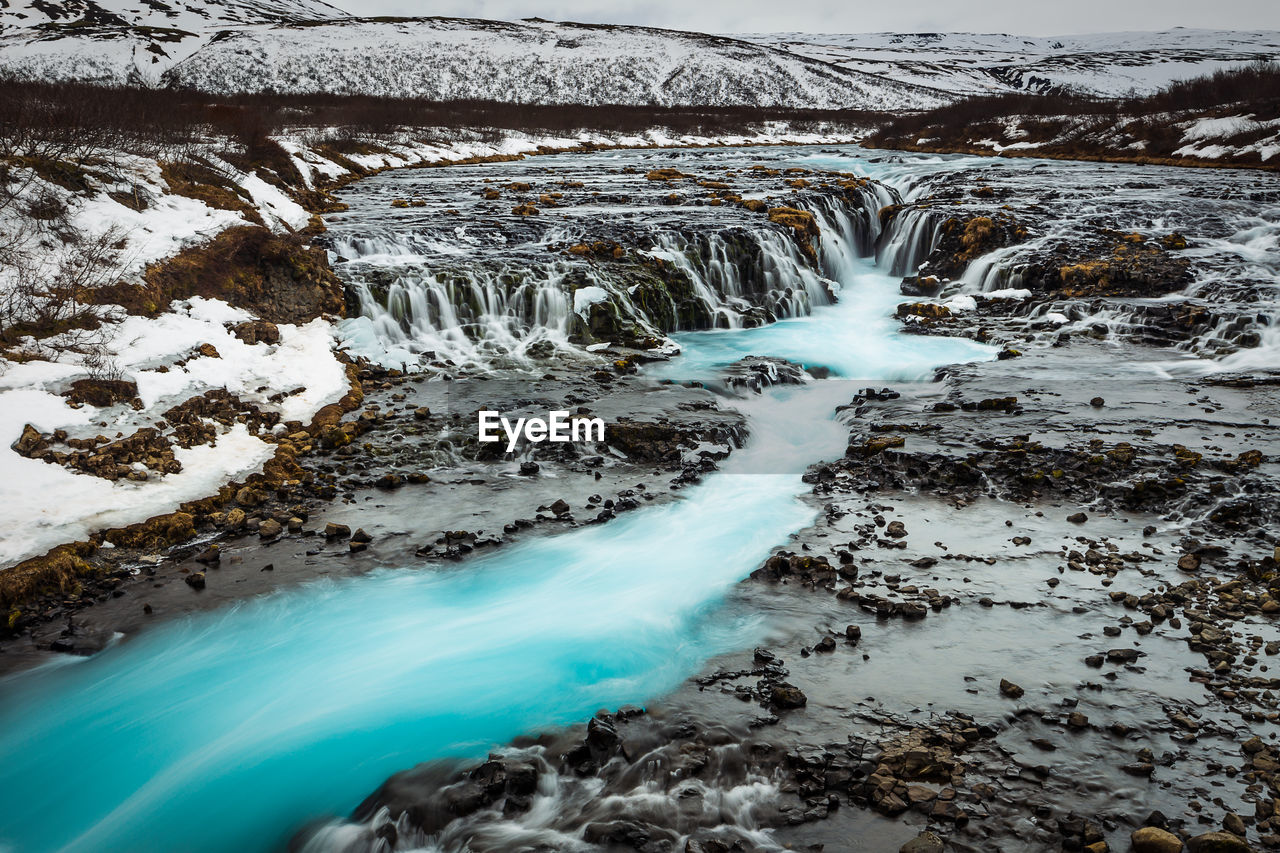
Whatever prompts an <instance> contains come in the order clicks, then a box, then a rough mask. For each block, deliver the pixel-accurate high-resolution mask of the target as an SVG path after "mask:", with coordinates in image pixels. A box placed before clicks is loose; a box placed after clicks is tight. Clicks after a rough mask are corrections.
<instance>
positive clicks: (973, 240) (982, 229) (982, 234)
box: [960, 216, 996, 258]
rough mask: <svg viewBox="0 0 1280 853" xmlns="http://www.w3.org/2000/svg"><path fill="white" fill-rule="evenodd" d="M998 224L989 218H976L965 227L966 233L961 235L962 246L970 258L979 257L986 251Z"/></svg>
mask: <svg viewBox="0 0 1280 853" xmlns="http://www.w3.org/2000/svg"><path fill="white" fill-rule="evenodd" d="M995 233H996V224H995V222H993V221H992V219H991V217H989V216H975V217H974V218H973V219H970V220H969V221H968V222H966V223H965V225H964V233H963V234H961V235H960V245H962V246H964V250H965V253H966V254H967V255H968V256H969V257H970V258H974V257H977V256H978V255H979V254H982V253H983V252H985V251H986V246H987V244H988V243H990V242H991V238H992V237H994V236H995Z"/></svg>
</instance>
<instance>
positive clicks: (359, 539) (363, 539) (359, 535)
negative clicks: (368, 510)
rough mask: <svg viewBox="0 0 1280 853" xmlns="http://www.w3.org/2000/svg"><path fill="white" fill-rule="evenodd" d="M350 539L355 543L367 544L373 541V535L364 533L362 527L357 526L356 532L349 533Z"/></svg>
mask: <svg viewBox="0 0 1280 853" xmlns="http://www.w3.org/2000/svg"><path fill="white" fill-rule="evenodd" d="M351 541H352V543H354V544H356V545H368V544H369V543H370V542H372V541H373V537H372V536H370V535H369V534H368V533H365V532H364V528H363V527H358V528H356V532H355V533H353V534H351Z"/></svg>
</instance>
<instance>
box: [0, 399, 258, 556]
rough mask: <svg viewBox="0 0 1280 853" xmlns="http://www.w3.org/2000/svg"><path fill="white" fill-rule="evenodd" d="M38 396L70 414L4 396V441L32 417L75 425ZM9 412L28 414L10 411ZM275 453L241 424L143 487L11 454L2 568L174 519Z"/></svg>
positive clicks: (3, 495) (0, 482)
mask: <svg viewBox="0 0 1280 853" xmlns="http://www.w3.org/2000/svg"><path fill="white" fill-rule="evenodd" d="M15 394H16V395H21V396H20V397H19V398H18V399H12V400H11V399H10V395H15ZM40 395H42V396H43V398H52V400H56V401H57V403H58V404H62V408H64V409H66V406H65V404H63V403H62V401H61V399H59V398H56V397H53V396H52V395H50V394H45V393H43V392H39V391H33V390H29V389H28V390H23V391H10V392H6V393H5V394H4V395H2V396H0V400H3V403H4V406H3V407H0V434H3V435H8V434H9V433H10V431H11V427H12V425H13V424H14V423H16V422H18V421H22V422H23V423H25V422H26V421H27V420H32V417H31V415H32V414H34V415H35V416H36V417H35V420H40V421H42V423H41V424H40V426H41V427H42V428H52V427H55V426H67V425H68V423H69V421H72V420H74V418H71V419H69V418H66V417H65V416H64V417H61V418H60V417H57V416H55V415H54V414H53V413H52V412H51V411H50V410H51V409H52V407H53V406H52V402H51V401H50V400H49V399H43V398H42V397H41V396H40ZM11 404H16V405H21V406H23V408H22V409H18V410H11V409H10V408H9V406H10V405H11ZM28 407H31V408H28ZM86 408H88V407H86ZM67 411H68V412H72V410H70V409H67ZM72 414H75V413H74V412H72ZM18 415H21V417H17V416H18ZM17 430H18V432H19V433H21V431H22V423H18V424H17ZM273 452H274V448H273V447H272V446H271V445H269V444H267V443H265V442H263V441H261V440H259V439H257V438H255V437H253V436H251V435H250V434H249V432H248V429H247V428H246V427H245V426H244V424H236V425H234V426H233V427H232V428H231V429H230V430H229V431H228V432H226V433H225V434H223V435H222V436H221V437H220V438H219V439H218V442H217V444H216V445H214V446H212V447H210V446H208V445H201V446H198V447H192V448H190V449H187V450H184V449H182V448H176V449H175V451H174V457H175V458H176V459H177V460H178V461H179V462H180V463H182V471H180V472H179V473H177V474H168V475H166V476H164V477H160V478H153V479H151V480H147V481H145V482H134V481H130V480H126V481H116V482H111V481H109V480H104V479H102V478H100V477H91V476H88V475H84V474H73V473H71V472H69V471H67V470H66V469H64V468H62V467H60V466H58V465H49V464H46V463H44V462H41V461H39V460H38V459H26V458H24V457H22V456H19V455H18V454H16V453H10V454H6V455H5V456H4V457H3V460H2V461H0V529H3V530H4V531H5V536H4V537H3V538H0V566H8V565H12V564H14V563H17V562H20V561H21V560H23V559H26V558H27V557H31V556H34V555H37V554H42V553H44V552H46V551H48V550H49V549H50V548H53V547H54V546H57V545H61V544H64V543H66V542H72V541H77V540H81V539H84V538H85V537H87V536H88V535H89V534H90V533H92V532H93V531H95V530H102V529H106V528H111V527H123V526H125V525H129V524H136V523H137V522H140V521H146V520H147V519H148V518H151V517H152V516H156V515H162V514H164V513H167V512H172V511H173V509H174V507H176V506H177V505H178V504H181V503H183V502H184V501H189V500H197V499H199V498H203V497H207V496H208V495H211V494H213V493H215V492H216V491H217V490H218V488H219V487H220V486H222V485H223V484H224V483H225V482H226V481H227V480H230V479H237V478H239V477H241V476H245V475H248V474H250V473H252V472H253V471H256V470H258V469H259V468H260V467H261V466H262V464H263V463H264V462H266V461H267V460H268V459H269V458H270V457H271V455H272V453H273Z"/></svg>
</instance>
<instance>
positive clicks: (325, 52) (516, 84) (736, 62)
mask: <svg viewBox="0 0 1280 853" xmlns="http://www.w3.org/2000/svg"><path fill="white" fill-rule="evenodd" d="M169 79H170V80H171V81H172V82H173V83H175V84H178V85H182V86H188V87H193V88H197V89H203V90H207V91H218V92H221V91H228V90H249V91H261V90H268V89H269V90H274V91H277V92H313V91H317V90H324V91H330V92H340V93H353V94H354V93H361V94H373V95H390V96H420V97H427V98H433V99H441V100H447V99H455V98H477V99H491V100H505V101H514V102H518V103H542V104H548V103H580V104H642V105H650V104H652V105H662V106H672V105H689V104H709V105H725V106H731V105H733V106H736V105H742V106H784V107H812V108H820V109H838V108H851V109H903V108H908V109H910V108H920V107H927V106H933V105H938V104H941V103H943V102H945V100H947V99H946V98H945V96H942V95H941V94H940V93H938V92H935V91H933V90H931V89H928V88H925V87H921V86H917V85H914V84H910V83H901V82H897V81H892V80H886V79H884V78H880V77H876V76H873V75H869V74H864V73H863V72H861V71H856V70H851V69H844V68H838V67H836V66H833V65H829V64H827V63H825V62H821V61H817V60H813V59H809V58H806V57H800V56H797V55H794V54H791V53H788V52H785V51H780V50H774V49H772V48H769V47H766V46H763V45H757V44H752V43H748V42H743V41H739V40H736V39H730V38H723V37H717V36H708V35H702V34H699V33H685V32H676V31H672V30H656V29H647V28H643V27H613V26H600V25H587V24H557V23H550V22H547V21H522V22H519V23H503V22H497V21H480V20H472V19H456V18H414V19H402V20H369V19H364V20H350V21H336V22H332V23H327V24H322V25H308V26H276V27H269V28H255V29H245V30H241V31H238V32H235V33H232V34H229V35H227V36H226V37H223V38H218V39H215V40H214V41H212V42H211V43H210V44H208V45H207V46H206V47H204V48H202V49H201V50H199V51H197V52H196V53H195V54H193V55H192V56H191V57H189V58H188V59H186V60H184V61H183V62H181V63H179V64H178V65H176V66H174V68H173V69H172V70H171V71H170V72H169Z"/></svg>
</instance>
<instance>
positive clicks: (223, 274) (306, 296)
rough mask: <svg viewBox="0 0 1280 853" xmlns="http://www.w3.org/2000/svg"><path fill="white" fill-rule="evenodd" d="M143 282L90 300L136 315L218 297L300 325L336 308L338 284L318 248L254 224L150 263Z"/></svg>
mask: <svg viewBox="0 0 1280 853" xmlns="http://www.w3.org/2000/svg"><path fill="white" fill-rule="evenodd" d="M144 280H145V282H146V284H145V285H144V286H138V285H129V284H118V285H114V286H112V287H106V288H100V289H99V290H97V291H95V294H94V295H95V298H96V300H97V302H98V303H99V304H118V305H122V306H124V308H125V309H126V310H127V311H129V312H130V313H132V314H144V315H153V314H156V313H159V312H161V311H163V310H165V309H166V308H168V306H169V303H170V302H172V301H173V300H175V299H188V298H190V297H192V296H203V297H206V298H210V299H222V300H224V301H226V302H229V303H230V304H232V305H235V306H236V307H239V308H244V309H246V310H248V311H250V312H252V313H254V314H256V315H257V316H259V317H261V318H262V319H264V320H269V321H271V322H273V323H305V322H308V321H310V320H312V319H314V318H316V317H319V316H320V315H321V314H336V315H341V314H342V311H343V298H342V283H341V282H340V281H339V280H338V277H337V276H336V275H334V273H333V271H332V270H331V269H330V268H329V262H328V259H327V258H326V256H325V253H324V250H322V249H317V248H312V247H310V246H307V245H306V244H305V242H304V241H303V239H302V238H301V237H298V236H296V235H282V234H274V233H272V232H271V231H269V230H267V229H266V228H262V227H259V226H243V227H238V228H230V229H228V230H226V231H223V232H222V233H221V234H219V235H218V236H217V237H215V238H214V239H213V240H212V241H210V242H209V243H206V244H204V245H202V246H196V247H193V248H190V249H185V250H183V251H182V252H180V253H178V254H177V255H176V256H175V257H173V258H171V259H169V260H168V261H164V262H161V263H158V264H152V265H151V266H149V267H147V271H146V273H145V275H144Z"/></svg>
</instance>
